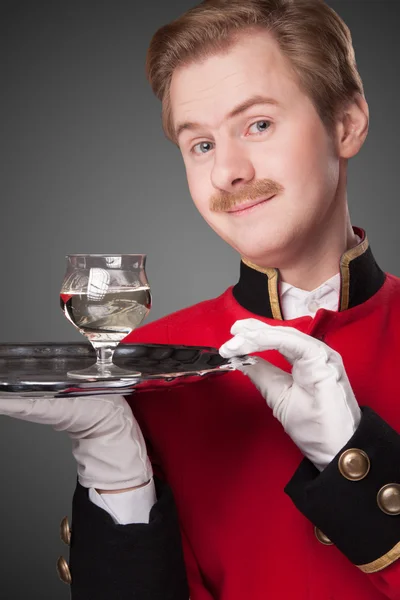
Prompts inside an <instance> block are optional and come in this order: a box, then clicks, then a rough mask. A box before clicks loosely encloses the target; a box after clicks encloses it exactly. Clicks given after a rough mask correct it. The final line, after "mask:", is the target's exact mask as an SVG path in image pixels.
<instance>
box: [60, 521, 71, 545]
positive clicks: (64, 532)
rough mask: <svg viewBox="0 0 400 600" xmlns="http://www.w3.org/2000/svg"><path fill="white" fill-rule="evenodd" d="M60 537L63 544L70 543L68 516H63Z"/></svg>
mask: <svg viewBox="0 0 400 600" xmlns="http://www.w3.org/2000/svg"><path fill="white" fill-rule="evenodd" d="M60 537H61V539H62V541H63V542H64V544H67V546H69V545H70V544H71V529H70V528H69V522H68V517H64V518H63V520H62V521H61V525H60Z"/></svg>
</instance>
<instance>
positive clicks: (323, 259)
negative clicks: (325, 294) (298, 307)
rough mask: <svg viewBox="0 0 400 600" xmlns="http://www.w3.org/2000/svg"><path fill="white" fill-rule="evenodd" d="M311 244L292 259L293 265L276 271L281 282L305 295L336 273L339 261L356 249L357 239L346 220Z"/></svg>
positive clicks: (325, 231)
mask: <svg viewBox="0 0 400 600" xmlns="http://www.w3.org/2000/svg"><path fill="white" fill-rule="evenodd" d="M309 241H310V240H309ZM311 242H312V243H311V244H307V247H305V248H304V249H303V251H302V252H300V253H299V254H298V255H297V256H296V260H295V262H291V264H287V265H282V267H281V268H280V269H279V273H280V277H281V280H282V281H285V282H287V283H290V284H291V285H293V286H295V287H297V288H301V289H303V290H307V291H311V290H314V289H316V288H317V287H319V286H320V285H321V284H322V283H324V282H325V281H327V280H328V279H330V278H331V277H333V276H334V275H336V274H337V273H339V262H340V257H341V256H342V254H343V253H344V252H346V250H349V249H350V248H352V247H353V246H356V245H357V238H356V235H355V233H354V231H353V228H352V226H351V223H350V218H349V217H348V219H347V220H346V222H345V223H343V225H342V226H341V227H340V228H333V227H332V226H329V227H327V228H326V229H324V228H322V229H321V230H319V231H318V234H317V235H315V236H314V238H313V239H312V240H311Z"/></svg>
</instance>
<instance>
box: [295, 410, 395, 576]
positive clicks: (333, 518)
mask: <svg viewBox="0 0 400 600" xmlns="http://www.w3.org/2000/svg"><path fill="white" fill-rule="evenodd" d="M349 448H357V449H360V450H363V451H364V452H365V453H366V454H367V456H368V458H369V461H370V470H369V472H368V473H367V475H366V476H365V477H364V478H363V479H361V480H360V481H350V480H349V479H347V478H346V477H344V476H343V475H342V474H341V472H340V470H339V459H340V457H341V456H342V454H343V452H344V451H345V450H347V449H349ZM387 484H400V435H399V434H398V433H397V432H396V431H395V430H394V429H392V428H391V427H390V426H389V425H388V424H387V423H386V422H385V421H384V420H383V419H381V418H380V417H379V416H378V415H377V414H376V413H375V412H374V411H373V410H372V409H370V408H367V407H364V408H363V409H362V418H361V422H360V425H359V427H358V428H357V431H356V432H355V433H354V435H353V437H352V438H351V439H350V440H349V442H348V443H347V444H346V446H344V448H342V450H341V451H340V452H339V454H338V455H337V456H336V457H335V458H334V459H333V461H332V462H331V463H330V464H329V465H328V466H327V467H326V469H324V471H322V473H320V472H319V471H318V469H317V468H316V467H315V466H314V465H313V464H312V463H311V462H310V461H309V460H307V459H304V460H303V461H302V462H301V464H300V466H299V468H298V469H297V471H296V473H295V474H294V476H293V477H292V479H291V480H290V482H289V483H288V485H287V486H286V488H285V492H286V493H287V494H288V495H289V496H290V498H291V499H292V500H293V502H294V504H295V505H296V507H297V508H298V509H299V510H300V511H301V512H302V513H303V514H304V515H305V516H306V517H307V518H308V519H309V520H310V521H311V522H312V523H314V525H316V526H317V527H318V529H319V530H321V531H322V532H323V534H325V536H327V537H328V538H329V539H330V540H331V541H332V542H333V543H334V544H335V545H336V546H337V547H338V548H339V550H340V551H341V552H343V554H345V555H346V556H347V557H348V558H349V559H350V560H351V562H353V563H354V564H356V565H358V566H359V567H360V568H361V569H362V570H363V571H365V572H369V573H372V572H375V571H378V570H380V569H382V568H384V567H386V566H387V565H389V564H391V563H392V562H393V561H394V560H396V559H397V558H399V557H400V543H399V541H400V514H391V515H388V514H385V512H383V510H382V509H381V508H379V506H378V501H377V495H378V492H379V490H381V488H382V487H383V486H385V485H387ZM399 489H400V488H397V491H398V490H399ZM394 492H395V493H396V489H395V490H394ZM396 545H397V546H398V547H397V548H396Z"/></svg>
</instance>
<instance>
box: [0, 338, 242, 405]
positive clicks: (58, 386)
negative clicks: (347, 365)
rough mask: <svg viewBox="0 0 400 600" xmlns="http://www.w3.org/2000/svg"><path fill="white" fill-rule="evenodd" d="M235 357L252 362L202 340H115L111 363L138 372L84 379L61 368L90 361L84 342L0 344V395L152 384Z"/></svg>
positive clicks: (184, 378)
mask: <svg viewBox="0 0 400 600" xmlns="http://www.w3.org/2000/svg"><path fill="white" fill-rule="evenodd" d="M238 360H239V361H240V362H241V363H242V364H252V363H253V359H252V358H251V357H248V356H244V357H241V358H240V359H238V358H235V359H234V360H232V361H231V360H229V359H225V358H222V357H221V356H220V355H219V353H218V350H217V349H216V348H210V347H205V346H174V345H166V344H120V345H119V346H118V347H117V349H116V351H115V355H114V362H115V364H117V365H118V366H120V367H122V368H129V369H134V370H137V371H140V373H141V375H140V376H139V377H131V378H130V377H127V378H123V379H115V378H113V379H91V380H90V379H85V380H84V379H78V378H71V377H69V376H68V375H67V372H68V371H72V370H76V369H84V368H85V367H89V366H90V365H91V364H93V363H94V362H95V353H94V350H93V348H92V346H91V345H90V344H85V343H82V344H76V343H65V344H57V343H43V344H36V343H29V344H28V343H26V344H0V396H2V397H13V396H29V397H33V396H34V397H45V396H47V397H71V396H83V395H96V394H115V393H126V394H130V393H131V392H138V391H141V390H157V389H162V388H165V387H169V386H171V385H178V384H186V383H191V382H195V381H199V380H200V379H202V378H204V377H210V376H213V377H215V376H219V375H223V374H224V373H225V374H226V373H227V372H229V371H232V370H234V369H235V366H236V365H237V364H238Z"/></svg>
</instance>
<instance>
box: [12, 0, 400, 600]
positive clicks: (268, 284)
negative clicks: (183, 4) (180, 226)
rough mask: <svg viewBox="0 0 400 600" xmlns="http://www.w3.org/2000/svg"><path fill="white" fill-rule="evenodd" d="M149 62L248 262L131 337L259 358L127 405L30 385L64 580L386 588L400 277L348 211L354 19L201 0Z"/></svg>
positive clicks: (182, 586)
mask: <svg viewBox="0 0 400 600" xmlns="http://www.w3.org/2000/svg"><path fill="white" fill-rule="evenodd" d="M147 68H148V75H149V79H150V82H151V84H152V87H153V89H154V91H155V93H156V94H157V95H158V96H159V97H160V99H161V100H162V106H163V124H164V129H165V132H166V134H167V136H168V137H169V138H170V139H171V140H172V141H173V142H175V143H176V144H178V146H179V148H180V150H181V153H182V156H183V160H184V163H185V167H186V173H187V179H188V183H189V188H190V192H191V195H192V198H193V201H194V202H195V205H196V207H197V208H198V210H199V211H200V213H201V214H202V216H203V217H204V218H205V220H206V221H207V222H208V223H209V225H210V226H211V227H212V228H213V229H214V230H215V231H216V232H217V233H218V234H219V235H220V236H221V237H222V238H223V239H224V240H225V241H226V242H227V243H229V244H230V245H231V246H232V247H233V248H235V249H236V250H237V252H238V253H239V255H240V256H241V270H240V279H239V282H238V283H237V284H236V285H235V286H234V287H233V288H229V289H228V290H226V291H225V292H224V293H223V294H222V295H221V296H220V297H218V298H216V299H213V300H209V301H206V302H202V303H200V304H198V305H195V306H194V307H191V308H188V309H184V310H182V311H179V312H178V313H175V314H172V315H169V316H167V317H165V318H163V319H160V320H159V321H157V322H155V323H152V324H150V325H148V326H145V327H142V328H141V329H140V330H138V331H136V332H134V333H133V334H132V335H131V336H128V338H126V340H125V341H127V342H150V343H151V342H158V343H172V344H174V343H179V344H193V345H207V346H215V347H219V348H220V352H221V354H222V355H223V356H231V357H234V356H236V355H241V354H244V353H249V352H251V353H253V352H254V353H256V354H257V355H258V356H259V360H258V362H257V364H255V365H254V366H252V367H247V368H246V369H244V371H245V374H246V375H247V377H245V376H243V374H242V373H240V372H235V373H232V374H229V375H225V376H223V377H220V378H215V379H213V378H210V379H205V380H203V381H201V382H199V383H196V384H193V385H190V386H182V387H179V388H178V387H177V388H171V389H169V390H168V391H167V392H164V393H159V392H157V393H143V394H138V395H137V396H135V395H133V397H129V398H127V401H128V402H129V405H130V407H131V409H132V411H129V409H128V404H127V402H126V401H125V400H123V399H122V398H119V397H115V398H114V399H113V400H112V401H111V400H110V399H109V398H104V399H103V401H102V402H101V403H100V405H101V408H99V410H98V413H97V414H96V415H95V416H93V412H94V411H89V410H88V408H87V407H86V409H85V410H83V408H82V407H83V403H82V402H80V399H74V401H72V402H70V403H69V404H70V406H69V408H66V405H67V403H65V402H64V405H63V406H62V408H60V409H59V410H58V412H57V411H56V410H55V409H54V408H53V407H54V406H55V403H52V402H49V403H48V406H46V410H44V409H43V408H39V407H38V405H39V403H37V402H36V404H35V408H33V409H32V410H31V406H29V409H30V410H27V409H26V406H25V404H21V407H20V414H18V415H16V414H14V415H13V416H18V417H19V418H26V419H28V420H35V419H36V420H39V421H40V422H43V420H44V419H45V418H47V419H48V420H47V422H49V423H51V424H52V425H53V426H55V427H56V428H57V429H65V430H67V431H68V432H69V434H70V435H71V437H72V439H73V443H74V453H75V456H76V458H77V461H78V465H79V467H78V476H79V483H78V486H77V490H76V493H75V497H74V512H73V518H72V539H71V558H70V570H69V568H68V566H67V564H66V563H64V562H62V563H60V568H61V569H63V577H64V579H65V580H68V579H69V578H70V577H71V578H72V587H71V591H72V598H73V599H74V600H80V599H83V598H85V599H86V598H109V597H115V598H121V599H122V598H127V599H128V598H140V599H142V598H152V599H153V598H171V599H174V600H175V599H177V600H178V599H179V600H180V599H181V598H182V599H184V598H186V599H187V598H188V596H189V594H190V597H191V598H192V600H210V599H211V598H217V599H219V600H236V599H239V598H240V599H243V598H252V599H255V600H258V599H259V600H261V599H264V598H282V599H285V598H296V599H303V598H304V599H306V598H307V599H315V600H328V599H335V600H350V599H351V600H354V599H363V600H364V599H365V600H373V599H382V598H390V599H392V600H394V599H398V598H400V570H399V569H400V567H399V564H400V563H399V562H398V560H397V559H398V558H399V556H400V467H399V464H400V463H399V460H398V457H399V455H400V439H399V435H398V433H397V432H398V431H400V412H399V410H398V407H397V397H398V385H397V383H396V380H395V373H396V368H397V359H398V357H399V348H400V342H399V334H400V309H399V301H400V282H399V280H398V279H396V278H395V277H394V276H392V275H389V274H385V273H384V272H383V271H382V270H381V269H380V268H379V267H378V265H377V264H376V262H375V260H374V258H373V255H372V253H371V249H370V248H369V245H368V240H367V238H366V234H365V232H364V231H363V230H362V229H359V228H353V227H352V226H351V223H350V218H349V212H348V206H347V194H346V178H347V163H348V159H350V158H351V157H353V156H355V155H356V154H357V153H358V152H359V150H360V149H361V147H362V145H363V143H364V141H365V138H366V135H367V130H368V106H367V103H366V101H365V98H364V95H363V88H362V83H361V80H360V77H359V75H358V73H357V70H356V66H355V59H354V53H353V49H352V46H351V38H350V34H349V32H348V30H347V28H346V26H345V25H344V24H343V22H342V21H341V20H340V18H339V17H338V16H337V15H336V14H335V13H334V12H333V11H332V10H331V9H329V7H328V6H327V5H326V4H325V3H324V2H322V0H297V1H289V0H286V1H285V0H247V1H244V0H241V1H239V0H210V1H206V2H203V3H202V4H201V5H199V6H198V7H196V8H194V9H192V10H191V11H189V12H188V13H187V14H186V15H183V16H182V17H181V18H180V19H179V20H178V21H176V22H174V23H172V24H170V25H167V26H166V27H164V28H162V29H161V30H159V31H158V32H157V33H156V35H155V36H154V38H153V40H152V43H151V46H150V49H149V53H148V61H147ZM232 334H233V337H232ZM41 406H42V407H43V404H42V405H41ZM57 406H61V405H60V404H59V405H57ZM360 407H361V408H360ZM2 412H6V411H5V409H3V408H2ZM33 413H34V414H33ZM40 413H42V414H40ZM67 413H68V414H67ZM7 414H10V412H9V413H7ZM43 415H44V416H43ZM48 415H51V417H48ZM132 415H134V417H135V418H133V417H132ZM138 426H139V427H138ZM139 428H140V429H139ZM141 432H142V433H143V436H144V438H145V439H146V442H147V452H148V453H149V456H150V459H151V462H152V467H151V466H150V464H149V462H148V460H147V456H146V446H145V443H144V440H143V437H142V435H141ZM152 469H154V472H155V475H156V476H157V477H156V479H155V480H153V478H152ZM154 483H156V488H157V489H155V487H154ZM88 489H89V491H88ZM95 505H97V506H95ZM150 511H151V512H150ZM149 512H150V515H149ZM178 523H179V529H178ZM178 531H179V533H178ZM181 542H182V548H183V559H184V562H183V560H182V554H181Z"/></svg>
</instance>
